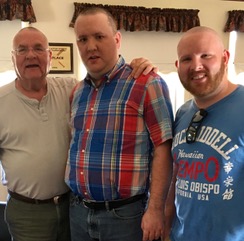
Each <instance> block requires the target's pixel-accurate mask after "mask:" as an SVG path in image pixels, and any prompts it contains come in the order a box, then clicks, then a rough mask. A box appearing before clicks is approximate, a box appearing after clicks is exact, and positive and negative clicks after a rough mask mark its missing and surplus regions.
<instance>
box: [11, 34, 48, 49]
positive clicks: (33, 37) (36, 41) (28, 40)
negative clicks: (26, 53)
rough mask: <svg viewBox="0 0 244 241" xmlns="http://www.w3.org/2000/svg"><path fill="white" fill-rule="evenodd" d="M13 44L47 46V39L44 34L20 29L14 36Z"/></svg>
mask: <svg viewBox="0 0 244 241" xmlns="http://www.w3.org/2000/svg"><path fill="white" fill-rule="evenodd" d="M13 45H14V46H20V45H27V46H34V45H43V46H47V45H48V41H47V39H46V37H45V35H44V34H42V33H41V32H39V31H35V30H22V31H20V32H19V33H18V34H17V35H16V36H15V38H14V41H13Z"/></svg>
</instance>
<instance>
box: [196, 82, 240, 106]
mask: <svg viewBox="0 0 244 241" xmlns="http://www.w3.org/2000/svg"><path fill="white" fill-rule="evenodd" d="M236 88H237V85H236V84H233V83H231V82H230V81H228V82H227V84H226V85H225V87H224V88H220V89H219V90H216V92H214V93H212V94H210V95H208V96H204V97H195V102H196V105H197V106H198V108H202V109H206V108H207V107H209V106H211V105H213V104H215V103H217V102H218V101H220V100H222V99H223V98H224V97H226V96H228V95H229V94H231V93H232V92H233V91H234V90H235V89H236Z"/></svg>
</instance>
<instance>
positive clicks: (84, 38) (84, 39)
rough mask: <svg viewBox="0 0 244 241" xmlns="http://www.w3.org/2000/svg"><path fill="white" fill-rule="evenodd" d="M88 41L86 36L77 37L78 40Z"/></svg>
mask: <svg viewBox="0 0 244 241" xmlns="http://www.w3.org/2000/svg"><path fill="white" fill-rule="evenodd" d="M86 41H87V38H86V37H79V38H77V42H81V43H85V42H86Z"/></svg>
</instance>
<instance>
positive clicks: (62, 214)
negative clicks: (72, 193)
mask: <svg viewBox="0 0 244 241" xmlns="http://www.w3.org/2000/svg"><path fill="white" fill-rule="evenodd" d="M5 217H6V222H7V224H8V227H9V230H10V233H11V235H12V240H13V241H70V240H71V238H70V225H69V197H67V198H66V199H65V200H63V201H62V202H60V203H59V204H57V205H55V204H54V203H47V204H31V203H26V202H23V201H19V200H16V199H14V198H10V199H9V200H8V203H7V206H6V213H5Z"/></svg>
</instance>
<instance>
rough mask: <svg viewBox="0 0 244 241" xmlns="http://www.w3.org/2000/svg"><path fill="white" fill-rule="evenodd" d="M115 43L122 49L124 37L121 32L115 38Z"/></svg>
mask: <svg viewBox="0 0 244 241" xmlns="http://www.w3.org/2000/svg"><path fill="white" fill-rule="evenodd" d="M114 38H115V42H116V45H117V48H118V49H120V46H121V39H122V35H121V33H120V32H119V31H117V32H116V34H115V36H114Z"/></svg>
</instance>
